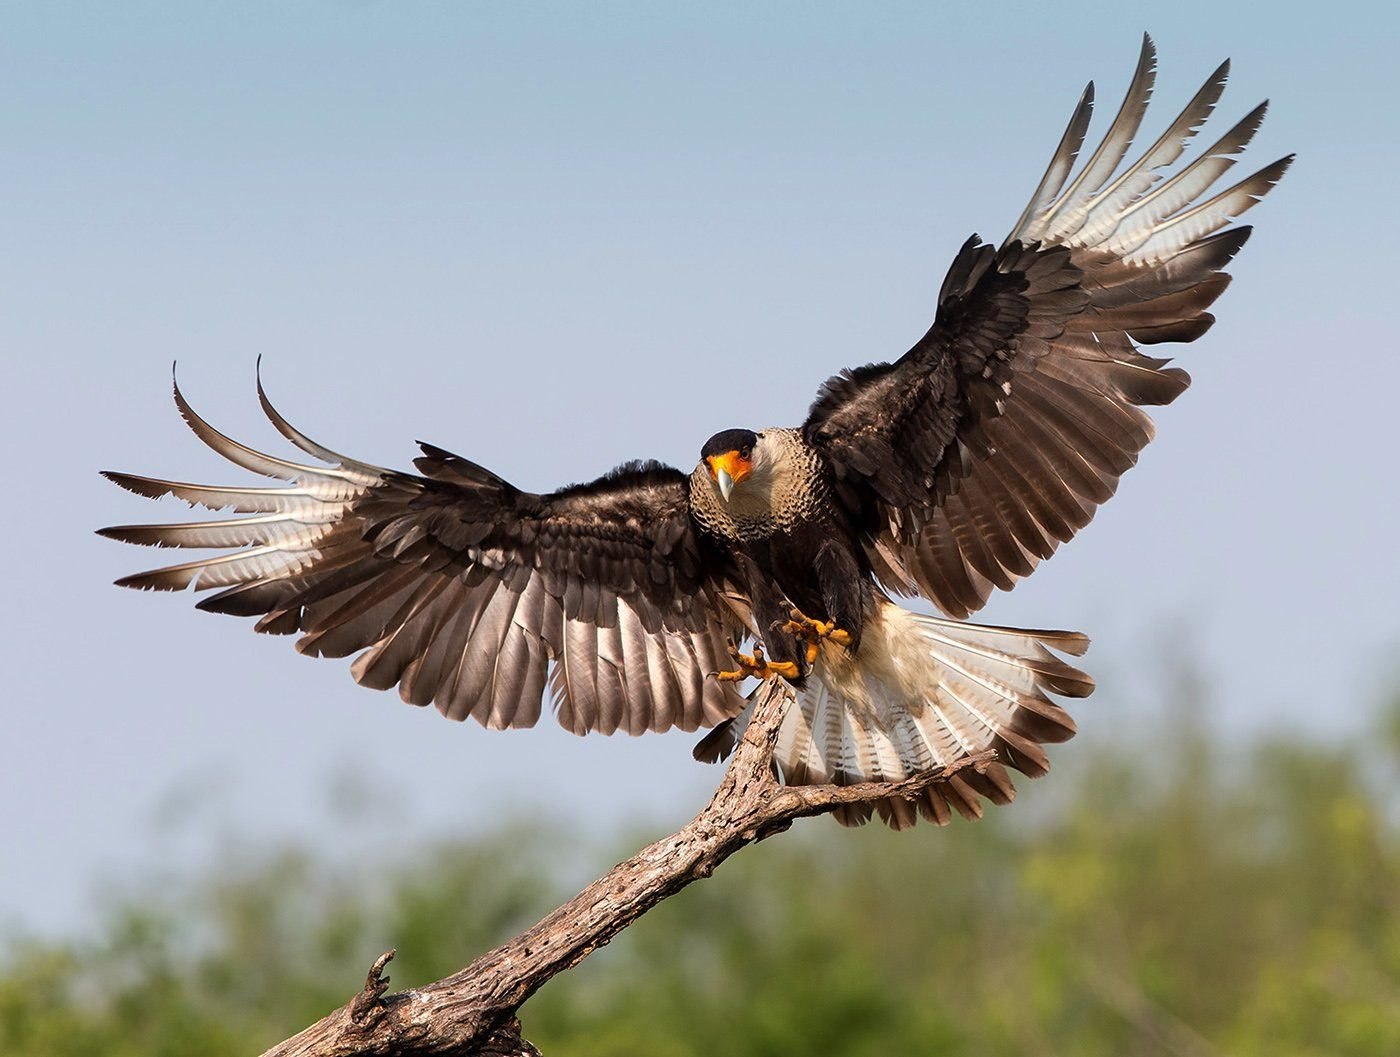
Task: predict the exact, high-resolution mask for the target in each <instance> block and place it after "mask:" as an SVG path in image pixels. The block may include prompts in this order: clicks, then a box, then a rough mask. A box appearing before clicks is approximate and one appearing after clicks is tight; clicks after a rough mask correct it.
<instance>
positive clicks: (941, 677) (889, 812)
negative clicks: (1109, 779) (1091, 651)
mask: <svg viewBox="0 0 1400 1057" xmlns="http://www.w3.org/2000/svg"><path fill="white" fill-rule="evenodd" d="M1088 646H1089V640H1088V639H1087V638H1086V637H1085V636H1083V635H1080V634H1077V633H1075V632H1068V631H1032V630H1025V629H1020V628H1002V627H993V626H989V625H983V624H967V623H963V622H962V621H957V620H943V619H940V618H937V617H928V616H923V615H920V614H916V613H911V612H909V611H908V610H906V609H902V608H901V607H899V606H897V605H895V604H894V603H893V602H891V601H889V600H888V599H882V600H881V602H880V603H879V604H878V605H877V606H876V607H875V611H874V612H873V613H872V614H871V617H870V618H869V619H868V620H867V623H866V626H865V629H864V631H863V635H862V638H861V645H860V648H859V650H858V651H857V652H855V653H852V652H848V651H847V650H845V649H844V648H842V647H840V646H837V645H834V644H830V643H827V644H824V645H823V648H822V654H821V657H820V658H819V659H818V660H817V663H816V664H815V666H814V667H813V670H812V673H811V675H810V676H809V677H808V679H807V682H806V685H805V686H804V687H803V688H802V689H801V690H798V691H797V700H796V701H795V702H794V703H793V704H792V705H791V706H789V708H788V711H787V715H786V716H785V717H784V719H783V725H782V728H781V730H780V732H779V736H778V744H777V748H776V751H775V753H774V759H775V762H776V763H777V765H778V768H779V770H780V772H781V774H782V777H783V780H784V781H785V782H787V783H788V784H790V785H820V784H827V783H831V784H835V785H851V784H854V783H857V782H872V781H873V782H879V781H898V780H899V779H902V778H906V777H908V776H910V775H913V774H917V773H919V772H921V771H926V770H929V769H930V768H943V767H946V766H948V765H949V764H952V763H955V762H957V761H958V760H960V759H962V758H964V757H966V756H969V755H972V754H973V753H977V752H981V751H983V750H985V749H995V750H996V753H997V758H996V762H994V763H992V764H991V765H990V766H988V767H986V768H985V769H984V770H983V771H981V772H978V771H975V770H973V769H972V768H967V769H965V770H963V771H960V772H959V773H958V774H955V775H953V776H951V777H950V778H949V779H948V780H947V781H946V782H939V783H936V784H934V785H931V786H929V787H928V788H927V789H926V790H925V791H924V793H922V794H921V795H920V796H919V797H918V798H917V799H915V800H913V801H910V800H905V799H903V798H900V797H891V798H889V799H886V800H880V801H876V802H875V803H874V804H860V805H846V806H843V807H841V808H839V809H838V810H837V811H836V812H834V814H835V816H836V819H837V821H839V822H841V823H842V824H843V825H848V826H857V825H861V824H862V823H864V822H867V821H869V819H870V817H871V815H872V813H875V814H878V815H879V816H880V818H881V819H882V820H883V821H884V822H886V823H887V824H888V825H890V826H892V827H894V828H895V829H905V828H908V827H909V826H912V825H913V824H914V823H915V822H916V821H917V819H918V816H919V815H923V816H924V818H926V819H928V820H929V821H931V822H935V823H938V824H939V825H944V824H946V823H947V822H948V821H950V820H951V818H952V813H953V812H954V811H956V812H957V813H958V814H960V815H962V816H963V817H964V818H970V819H971V818H980V817H981V815H982V802H981V799H980V797H979V794H980V796H981V797H986V798H987V799H988V800H990V801H992V802H993V803H996V804H1005V803H1009V802H1010V801H1011V800H1012V798H1013V797H1014V796H1015V787H1014V786H1013V785H1012V783H1011V778H1010V775H1009V774H1008V773H1007V767H1012V768H1014V769H1016V770H1018V771H1020V772H1021V773H1023V774H1026V775H1028V776H1030V777H1032V778H1037V777H1039V776H1040V775H1042V774H1044V773H1045V772H1046V771H1047V770H1048V769H1049V766H1050V762H1049V759H1048V757H1047V756H1046V754H1045V750H1044V748H1043V746H1044V745H1045V744H1049V743H1054V742H1061V741H1067V740H1068V739H1069V738H1071V737H1073V736H1074V731H1075V726H1074V721H1073V720H1072V719H1071V718H1070V716H1069V713H1067V712H1066V711H1065V710H1064V709H1063V708H1061V707H1060V706H1059V705H1058V704H1056V703H1054V702H1053V701H1052V700H1051V699H1050V697H1049V696H1047V695H1049V694H1057V695H1059V696H1062V697H1087V696H1088V695H1089V694H1090V693H1092V692H1093V689H1094V683H1093V680H1092V679H1090V678H1089V676H1087V675H1085V674H1084V673H1083V672H1081V671H1080V670H1079V669H1077V668H1074V667H1072V666H1071V665H1069V664H1066V663H1065V662H1064V661H1062V660H1060V659H1059V658H1058V657H1056V656H1055V655H1054V654H1053V653H1051V652H1050V650H1051V648H1053V649H1055V650H1058V651H1060V652H1062V653H1068V654H1072V655H1075V656H1077V655H1079V654H1082V653H1083V652H1084V651H1085V650H1086V649H1087V648H1088ZM749 715H750V710H749V709H746V710H745V711H744V712H743V713H741V714H740V715H738V716H736V717H735V718H734V720H732V721H731V722H730V723H729V724H726V725H724V726H722V727H720V728H717V729H716V730H714V731H712V732H711V733H710V735H709V736H707V737H706V738H705V739H704V740H703V741H702V742H700V744H699V745H697V746H696V750H695V755H696V758H697V759H702V760H709V761H714V760H717V759H719V758H721V757H723V756H726V755H728V753H729V751H730V749H731V748H732V747H733V745H734V744H735V741H736V740H737V738H738V737H740V736H741V734H742V731H743V728H744V727H745V726H746V725H747V723H748V719H749Z"/></svg>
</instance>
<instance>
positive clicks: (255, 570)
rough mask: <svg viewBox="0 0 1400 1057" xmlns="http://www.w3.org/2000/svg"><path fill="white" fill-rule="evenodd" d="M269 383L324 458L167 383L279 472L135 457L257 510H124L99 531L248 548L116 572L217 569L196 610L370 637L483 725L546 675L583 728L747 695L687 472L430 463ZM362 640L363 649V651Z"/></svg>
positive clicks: (380, 666) (632, 722)
mask: <svg viewBox="0 0 1400 1057" xmlns="http://www.w3.org/2000/svg"><path fill="white" fill-rule="evenodd" d="M258 397H259V399H260V401H261V402H262V406H263V410H264V411H265V412H266V414H267V416H268V418H269V419H270V420H271V421H272V423H273V425H274V426H275V427H276V428H277V429H278V431H279V432H281V433H282V435H283V436H285V437H286V438H287V439H288V440H290V441H291V442H292V443H293V444H295V445H296V446H297V447H299V448H301V449H302V450H303V451H305V452H307V453H308V454H310V455H312V456H314V457H315V458H317V459H320V460H323V461H324V462H325V463H327V464H328V465H324V466H319V465H304V464H301V463H297V462H289V461H287V460H284V459H280V458H277V457H275V456H271V455H266V454H264V453H262V452H258V451H254V450H253V449H252V448H249V447H246V446H245V445H243V444H240V443H238V442H237V441H235V440H232V439H231V438H229V437H227V436H225V435H223V434H222V433H220V432H218V431H217V430H215V429H214V428H213V427H212V426H210V425H209V424H208V423H207V422H205V421H204V420H203V419H202V418H200V417H199V416H198V415H197V414H195V412H194V410H193V409H192V408H191V407H190V405H189V404H188V403H187V402H186V401H185V398H184V396H183V395H182V394H181V393H180V390H179V387H178V386H176V388H175V401H176V404H177V406H178V407H179V409H180V413H181V415H182V416H183V417H184V419H185V421H186V422H187V423H188V424H189V426H190V428H191V429H192V430H193V431H194V433H195V435H196V436H198V437H199V438H200V440H202V441H204V443H205V444H207V445H208V446H209V447H211V448H212V449H214V451H216V452H218V453H219V454H220V455H222V456H224V457H225V458H226V459H228V460H229V461H230V462H233V463H235V464H236V465H238V466H241V467H243V468H244V469H247V470H251V471H253V472H255V473H259V474H262V475H264V476H266V477H271V478H275V479H278V480H282V481H286V482H288V485H287V486H286V487H263V488H215V487H208V486H203V485H193V484H184V483H180V482H175V481H164V480H158V479H154V478H148V477H138V476H135V475H131V474H123V473H108V474H106V476H107V477H109V478H110V479H111V480H112V481H114V482H116V483H117V484H119V485H121V486H122V487H123V488H126V489H128V490H130V491H132V492H136V493H137V494H139V495H143V496H147V497H149V498H153V499H154V498H159V497H161V496H164V495H173V496H176V497H178V498H180V499H183V500H184V501H186V502H187V503H189V504H191V505H192V506H195V505H197V506H202V507H206V508H208V509H215V510H217V509H232V510H233V511H235V512H237V513H240V514H247V515H251V516H248V517H240V518H233V519H230V520H225V521H210V522H199V523H185V524H169V525H127V526H118V527H114V528H108V529H103V530H102V535H104V536H108V537H110V538H113V539H118V540H123V541H125V542H127V543H136V544H145V545H150V546H159V547H197V548H238V549H236V550H232V552H231V553H226V554H222V555H218V556H215V557H211V558H207V559H201V560H197V561H192V562H186V563H182V564H179V565H172V566H168V567H165V568H162V569H155V570H152V571H150V572H145V573H139V574H137V575H134V576H128V577H125V578H124V579H122V580H119V581H117V582H118V583H119V584H121V585H122V586H127V587H136V588H142V589H148V590H150V589H153V590H180V589H183V588H186V587H189V586H191V585H193V586H194V588H195V589H196V590H206V589H210V588H223V590H221V591H220V592H219V593H218V594H216V595H214V596H212V597H210V598H207V599H205V600H204V601H202V602H201V603H200V604H199V608H200V609H205V610H209V611H212V612H216V613H230V614H235V615H238V616H258V617H260V618H261V619H259V621H258V623H257V626H256V627H257V630H258V631H262V632H269V633H272V634H292V633H295V632H300V633H301V635H302V637H301V638H300V639H299V640H298V642H297V648H298V650H300V651H301V652H303V653H308V654H311V655H313V656H322V657H345V656H349V655H350V654H353V653H359V654H360V655H359V657H358V658H357V659H356V660H355V662H354V664H353V666H352V672H353V674H354V677H355V679H356V681H357V682H359V683H361V684H363V685H366V686H371V687H374V688H376V689H387V688H389V687H391V686H393V685H395V684H397V685H398V687H399V693H400V696H402V697H403V699H404V700H405V701H408V702H410V703H412V704H416V705H427V704H429V703H433V704H435V705H436V706H437V707H438V709H439V710H440V711H441V712H442V713H443V714H444V715H446V716H449V717H450V718H453V719H459V720H460V719H465V718H466V717H467V716H471V717H472V718H473V719H476V720H477V721H478V722H480V723H481V724H483V725H484V726H487V727H491V728H502V727H528V726H532V725H533V724H534V723H535V721H536V720H537V719H538V718H539V713H540V706H541V699H542V695H543V693H544V691H545V690H546V688H547V689H548V690H549V691H550V693H551V696H552V700H553V702H554V704H555V707H556V709H557V712H558V719H559V722H560V724H561V725H562V726H564V727H565V728H566V729H568V730H570V731H573V732H574V733H577V734H582V733H585V732H587V731H592V730H596V731H600V732H602V733H606V734H611V733H613V732H614V731H618V730H621V731H626V732H627V733H630V734H640V733H642V732H643V731H648V730H666V729H668V728H670V727H673V726H675V727H680V728H681V729H683V730H695V729H697V728H699V727H704V726H711V725H713V724H714V723H716V722H718V721H720V720H721V719H724V718H726V717H727V716H731V715H733V714H735V713H736V712H738V711H739V709H740V708H741V707H742V706H743V701H742V699H741V698H740V696H739V695H738V694H737V693H736V692H735V690H734V688H733V686H732V684H722V683H719V682H717V681H715V680H713V679H710V678H707V674H708V673H709V672H712V671H715V670H718V669H720V668H723V667H726V666H727V664H726V662H727V661H728V656H727V653H726V647H725V644H726V640H727V638H728V637H729V636H730V635H731V634H737V633H738V632H739V630H740V625H739V622H738V620H737V619H735V618H734V617H732V616H730V615H729V610H728V609H727V607H726V606H725V605H724V603H723V602H722V600H721V594H722V592H723V591H724V589H725V588H724V584H722V583H719V582H716V579H715V571H714V570H715V566H714V562H715V561H716V558H715V556H713V555H708V554H706V553H702V551H701V549H700V548H701V546H702V544H701V542H700V541H699V539H698V538H697V534H696V533H695V532H694V530H693V528H692V523H691V520H690V516H689V512H688V505H687V479H686V477H685V475H683V474H682V473H680V472H679V471H678V470H675V469H672V468H670V467H667V466H662V465H661V464H659V463H632V464H628V465H626V466H623V467H619V468H618V469H617V470H614V471H613V472H612V473H610V474H607V475H606V476H604V477H602V478H600V479H598V480H597V481H594V482H592V483H590V484H585V485H574V486H571V487H568V488H563V489H560V490H559V491H557V492H554V493H552V494H549V495H535V494H532V493H529V492H523V491H521V490H519V489H517V488H514V487H512V486H511V485H510V484H508V483H506V482H505V481H504V480H502V479H501V478H500V477H498V476H496V475H495V474H493V473H491V472H490V471H489V470H486V469H484V468H482V467H480V466H477V465H476V464H474V463H472V462H470V461H468V460H466V459H463V458H461V457H459V456H456V455H453V454H451V453H449V452H446V451H443V450H442V449H440V448H435V447H432V446H431V445H426V444H425V445H422V448H423V452H424V454H423V456H422V457H421V458H419V459H417V460H416V461H415V465H416V467H417V468H418V470H419V471H420V474H406V473H398V472H394V471H390V470H385V469H381V468H380V467H377V466H371V465H369V464H366V463H362V462H357V461H355V460H353V459H348V458H345V457H344V456H342V455H339V454H337V453H335V452H333V451H330V450H329V449H327V448H324V447H322V446H321V445H319V444H316V443H315V442H314V441H312V440H310V439H309V438H307V437H306V436H304V435H303V434H301V433H300V432H298V431H297V430H296V429H295V428H294V427H292V426H291V425H290V424H289V423H288V422H287V421H286V420H285V419H284V418H282V416H281V415H280V414H279V413H278V412H277V411H276V410H275V409H274V408H273V407H272V405H271V403H270V402H269V401H268V399H267V397H266V395H265V394H264V392H263V388H262V384H261V381H259V383H258ZM360 651H363V652H360Z"/></svg>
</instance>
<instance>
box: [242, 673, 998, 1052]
mask: <svg viewBox="0 0 1400 1057" xmlns="http://www.w3.org/2000/svg"><path fill="white" fill-rule="evenodd" d="M788 700H789V694H788V691H787V690H786V688H785V684H783V683H782V682H781V681H779V680H773V681H771V682H769V683H768V684H767V685H765V686H764V687H763V688H762V689H761V690H760V691H759V697H758V700H757V702H756V704H755V708H754V712H753V717H752V719H751V720H750V722H749V725H748V729H747V730H746V731H745V732H744V736H743V738H742V740H741V741H740V742H739V745H738V746H737V747H736V749H735V751H734V755H733V758H732V759H731V760H730V762H729V767H728V769H727V770H726V771H725V773H724V778H723V779H722V780H721V782H720V785H719V788H718V789H717V790H716V791H715V794H714V796H713V798H711V800H710V802H709V804H708V805H706V807H705V809H704V810H703V811H701V812H700V814H698V815H696V816H695V818H694V819H692V820H691V821H690V822H689V823H688V824H686V825H685V826H684V827H683V828H681V829H680V830H678V831H677V832H675V833H673V834H671V835H670V836H669V837H663V838H662V839H661V840H658V841H656V842H654V843H652V844H649V845H647V847H645V848H643V849H642V850H641V851H639V852H638V853H637V854H636V855H634V856H632V858H630V859H628V860H626V861H625V862H622V863H619V864H618V865H617V866H615V867H613V869H611V870H610V871H608V873H607V874H605V875H604V876H603V877H601V878H599V879H598V880H597V881H594V882H593V883H592V884H590V885H589V886H588V887H587V888H585V889H584V890H583V891H582V892H580V893H579V894H578V895H576V896H575V897H574V898H573V899H571V900H569V901H568V902H567V903H565V904H564V905H563V906H561V907H559V909H557V910H555V911H553V912H552V913H550V914H549V915H547V916H546V917H544V918H543V919H542V920H541V921H540V922H539V923H538V924H536V925H534V926H533V927H531V928H530V929H528V930H526V931H525V932H523V933H521V934H520V935H519V936H517V937H515V938H514V939H512V940H510V941H508V942H506V943H504V944H502V945H501V946H499V947H497V948H496V949H495V950H492V951H488V952H487V953H485V954H483V955H481V957H479V958H477V959H476V960H475V961H474V962H472V963H471V964H470V965H468V966H467V967H466V968H465V969H462V970H460V971H458V972H456V973H453V974H452V975H451V976H448V977H445V978H444V979H442V980H439V981H437V982H436V983H432V984H428V985H426V986H424V987H418V988H414V989H412V990H409V991H402V992H399V993H396V994H390V995H385V994H384V991H385V990H386V989H387V985H388V978H387V977H384V976H383V975H382V973H383V969H384V966H385V964H387V962H388V960H389V958H390V957H392V955H393V952H392V951H391V952H389V953H387V954H385V955H381V956H380V957H379V959H378V960H377V961H376V962H375V963H374V966H373V967H372V968H371V969H370V972H369V976H368V978H367V979H366V981H365V987H364V989H363V990H362V991H361V992H360V993H359V994H357V995H356V996H355V997H354V998H353V999H351V1000H350V1001H349V1002H347V1003H346V1004H345V1005H344V1006H342V1007H341V1008H340V1009H337V1010H336V1011H335V1012H333V1013H331V1014H330V1015H329V1016H327V1017H325V1018H324V1019H322V1020H320V1021H318V1022H317V1023H315V1024H313V1025H312V1026H311V1027H309V1028H307V1029H306V1030H305V1031H302V1032H300V1033H299V1034H297V1035H295V1036H293V1037H292V1038H290V1039H288V1040H286V1041H285V1042H282V1043H279V1044H278V1045H276V1046H274V1047H273V1048H272V1049H270V1050H268V1051H267V1052H266V1053H265V1054H264V1055H263V1057H352V1055H353V1057H360V1055H364V1057H369V1055H377V1057H390V1055H393V1057H477V1055H484V1054H506V1053H521V1054H530V1053H534V1052H536V1051H535V1050H534V1047H532V1046H530V1044H529V1043H527V1042H524V1041H523V1040H521V1039H520V1036H519V1023H518V1022H517V1021H515V1019H514V1018H515V1011H516V1010H517V1009H519V1008H520V1006H521V1005H522V1004H523V1003H524V1002H525V1000H526V999H528V998H529V997H530V996H531V995H532V994H534V993H535V992H536V991H537V990H539V988H540V987H541V986H543V985H544V984H545V983H546V982H547V981H548V980H550V979H551V978H552V977H554V976H556V975H557V974H559V973H561V972H563V971H564V970H566V969H570V968H572V967H573V966H575V965H577V964H578V963H579V962H581V961H582V960H583V959H584V958H586V957H587V956H588V955H589V954H591V953H592V952H593V951H595V950H597V949H598V948H599V947H602V946H604V945H605V944H607V943H608V942H609V941H610V940H611V939H612V938H613V937H614V936H616V935H617V934H618V933H619V932H621V931H622V930H623V929H625V928H626V927H627V926H628V925H630V924H631V923H632V922H634V921H636V920H637V918H639V917H641V916H642V915H643V914H645V913H646V912H647V911H648V910H650V909H651V908H652V907H654V906H656V904H657V903H660V902H661V901H662V900H663V899H666V898H667V897H668V896H671V895H674V894H675V893H676V892H679V891H680V890H681V889H682V888H684V887H685V886H686V885H688V884H690V883H691V882H692V881H696V880H699V879H700V878H702V877H708V876H709V875H710V874H711V873H713V872H714V870H715V868H716V867H717V866H719V865H720V863H722V862H724V860H725V859H727V858H729V856H731V855H733V854H734V853H735V852H736V851H738V850H739V849H740V848H742V847H744V846H745V845H747V844H752V843H753V842H754V841H757V840H761V839H763V838H764V837H766V836H770V835H772V834H774V833H776V832H780V831H781V830H782V829H785V828H786V827H787V825H788V824H789V823H791V822H792V820H793V819H796V818H803V817H806V816H810V815H820V814H823V813H825V812H828V811H831V810H832V809H833V808H835V807H837V806H839V805H842V804H853V803H867V802H871V801H875V800H880V799H884V798H886V797H889V796H908V797H911V798H912V797H914V796H916V795H917V794H918V793H920V792H922V791H923V790H924V789H926V788H928V786H930V785H933V784H934V783H936V782H941V781H945V780H947V778H948V776H949V775H950V774H952V773H954V772H955V771H957V770H961V769H962V768H963V767H976V766H981V765H983V764H984V763H985V762H986V761H987V760H988V759H990V756H989V755H988V754H984V755H983V756H974V757H970V758H968V759H965V760H961V761H959V762H958V763H957V764H955V765H953V766H951V767H949V768H946V769H944V770H938V771H927V772H924V773H923V774H919V775H915V776H914V777H912V778H907V779H905V780H904V781H902V782H897V783H874V782H867V783H863V784H861V785H848V786H830V785H823V786H785V785H782V784H781V783H780V782H779V781H778V780H777V778H776V777H775V776H774V773H773V746H774V744H775V743H776V742H777V738H778V728H779V725H780V724H781V722H782V716H783V710H784V708H785V706H786V704H787V702H788Z"/></svg>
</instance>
